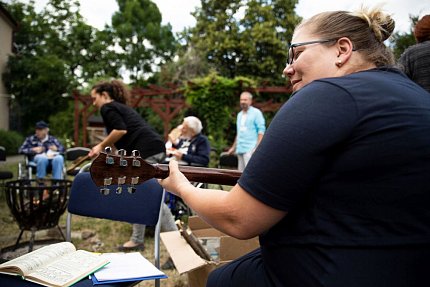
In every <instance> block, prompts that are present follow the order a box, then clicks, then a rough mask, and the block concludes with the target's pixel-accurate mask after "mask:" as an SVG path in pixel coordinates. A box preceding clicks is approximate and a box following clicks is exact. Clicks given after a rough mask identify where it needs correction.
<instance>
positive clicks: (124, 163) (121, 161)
mask: <svg viewBox="0 0 430 287" xmlns="http://www.w3.org/2000/svg"><path fill="white" fill-rule="evenodd" d="M126 154H127V151H126V150H125V149H120V150H118V155H119V156H120V159H119V166H127V160H126V159H124V157H125V156H126Z"/></svg>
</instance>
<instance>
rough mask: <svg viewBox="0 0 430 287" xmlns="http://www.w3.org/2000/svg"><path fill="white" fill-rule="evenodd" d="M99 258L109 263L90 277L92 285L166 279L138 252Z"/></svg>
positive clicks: (105, 255)
mask: <svg viewBox="0 0 430 287" xmlns="http://www.w3.org/2000/svg"><path fill="white" fill-rule="evenodd" d="M101 256H104V257H106V258H107V259H108V260H109V261H110V263H109V264H108V265H106V266H105V267H103V268H101V269H100V270H98V271H97V272H95V273H94V274H93V275H91V280H92V281H93V284H94V285H99V284H108V283H118V282H130V281H143V280H153V279H164V278H167V276H166V274H164V273H163V272H162V271H160V270H159V269H158V268H156V267H155V266H154V265H153V264H152V263H151V262H149V261H148V260H147V259H146V258H145V257H143V256H142V254H140V253H139V252H132V253H104V254H102V255H101Z"/></svg>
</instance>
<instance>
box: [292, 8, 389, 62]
mask: <svg viewBox="0 0 430 287" xmlns="http://www.w3.org/2000/svg"><path fill="white" fill-rule="evenodd" d="M303 27H306V28H307V29H309V32H310V33H311V34H314V35H318V36H319V38H321V39H339V38H342V37H347V38H349V39H350V40H351V41H352V43H353V45H354V50H355V51H359V52H360V53H361V54H362V55H363V57H364V58H365V59H366V60H367V61H369V62H371V63H374V64H375V65H376V66H377V67H381V66H386V65H393V64H394V55H393V53H392V51H391V50H390V49H389V48H388V47H386V46H385V44H384V41H385V40H387V39H388V38H389V37H390V35H391V34H392V33H393V31H394V27H395V22H394V20H393V19H392V18H391V16H390V15H388V14H386V13H384V12H382V11H381V9H380V6H377V7H375V8H373V9H368V8H365V7H361V9H360V10H358V11H356V12H348V11H331V12H323V13H319V14H317V15H315V16H313V17H311V18H309V19H307V20H304V21H302V23H300V25H299V26H297V27H296V30H298V29H300V28H303Z"/></svg>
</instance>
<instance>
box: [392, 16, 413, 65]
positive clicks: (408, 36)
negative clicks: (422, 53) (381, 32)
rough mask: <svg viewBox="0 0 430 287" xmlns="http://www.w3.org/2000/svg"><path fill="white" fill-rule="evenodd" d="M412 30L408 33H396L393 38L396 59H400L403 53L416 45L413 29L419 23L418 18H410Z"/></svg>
mask: <svg viewBox="0 0 430 287" xmlns="http://www.w3.org/2000/svg"><path fill="white" fill-rule="evenodd" d="M409 19H410V20H411V29H410V31H409V32H408V33H399V32H397V33H394V34H393V35H392V37H391V41H392V42H393V44H392V49H393V53H394V56H395V58H396V59H398V58H400V56H401V55H402V54H403V52H404V51H405V50H406V49H407V48H408V47H409V46H412V45H414V44H416V41H415V36H414V32H413V27H415V24H416V23H417V21H418V16H410V17H409Z"/></svg>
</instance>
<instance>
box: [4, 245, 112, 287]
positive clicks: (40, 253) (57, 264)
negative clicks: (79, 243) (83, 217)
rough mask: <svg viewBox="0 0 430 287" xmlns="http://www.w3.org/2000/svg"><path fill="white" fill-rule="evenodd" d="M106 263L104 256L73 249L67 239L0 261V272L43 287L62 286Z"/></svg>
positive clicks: (64, 286) (72, 282)
mask: <svg viewBox="0 0 430 287" xmlns="http://www.w3.org/2000/svg"><path fill="white" fill-rule="evenodd" d="M108 263H109V260H108V259H107V258H106V257H102V256H100V255H98V254H94V253H91V252H88V251H84V250H76V248H75V246H74V245H73V244H72V243H70V242H61V243H56V244H51V245H48V246H45V247H42V248H40V249H37V250H35V251H33V252H30V253H28V254H25V255H22V256H20V257H18V258H16V259H13V260H10V261H8V262H5V263H3V264H0V273H4V274H10V275H20V276H21V277H22V278H23V279H24V280H27V281H31V282H34V283H37V284H40V285H43V286H50V287H66V286H70V285H72V284H74V283H76V282H77V281H79V280H81V279H82V278H84V277H86V276H88V275H89V274H91V273H94V272H95V271H97V270H98V269H100V268H102V267H103V266H105V265H106V264H108Z"/></svg>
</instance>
